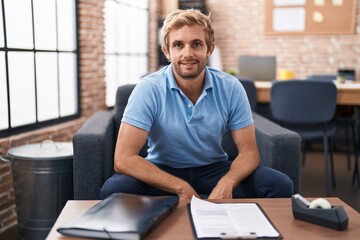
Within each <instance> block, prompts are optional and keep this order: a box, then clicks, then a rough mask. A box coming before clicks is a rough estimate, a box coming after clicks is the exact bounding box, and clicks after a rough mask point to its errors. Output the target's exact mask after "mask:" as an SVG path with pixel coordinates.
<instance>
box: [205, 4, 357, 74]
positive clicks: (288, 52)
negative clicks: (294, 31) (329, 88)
mask: <svg viewBox="0 0 360 240" xmlns="http://www.w3.org/2000/svg"><path fill="white" fill-rule="evenodd" d="M265 1H267V0H242V1H232V0H207V1H206V3H207V7H208V8H209V10H210V11H211V18H212V20H213V23H214V25H215V32H216V43H217V45H218V47H219V49H220V50H221V56H222V61H223V67H224V70H225V71H227V70H229V69H236V68H237V57H238V56H239V55H275V56H277V62H278V68H283V69H288V70H292V71H294V72H295V77H298V78H303V77H306V76H307V75H310V74H322V73H329V74H335V73H336V71H337V69H338V68H339V67H348V68H355V69H356V72H357V77H358V79H359V78H360V12H359V11H360V10H359V9H360V1H357V2H358V3H357V15H356V29H355V31H356V34H353V35H304V36H285V35H284V36H266V35H264V19H265V16H264V7H265V6H264V4H265Z"/></svg>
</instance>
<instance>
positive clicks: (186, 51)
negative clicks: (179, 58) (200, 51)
mask: <svg viewBox="0 0 360 240" xmlns="http://www.w3.org/2000/svg"><path fill="white" fill-rule="evenodd" d="M191 56H192V48H191V46H189V45H186V46H185V47H184V48H183V57H191Z"/></svg>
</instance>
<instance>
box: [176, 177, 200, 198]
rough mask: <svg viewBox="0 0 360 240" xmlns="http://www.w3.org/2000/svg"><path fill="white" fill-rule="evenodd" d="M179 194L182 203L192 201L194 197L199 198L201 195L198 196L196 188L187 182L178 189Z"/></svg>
mask: <svg viewBox="0 0 360 240" xmlns="http://www.w3.org/2000/svg"><path fill="white" fill-rule="evenodd" d="M177 194H178V195H179V198H180V201H184V202H188V201H189V200H191V198H192V196H195V197H198V198H199V194H197V192H196V191H195V190H194V188H193V187H191V185H190V184H189V183H187V182H185V181H184V182H182V183H181V184H180V185H179V186H178V187H177Z"/></svg>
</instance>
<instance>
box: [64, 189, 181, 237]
mask: <svg viewBox="0 0 360 240" xmlns="http://www.w3.org/2000/svg"><path fill="white" fill-rule="evenodd" d="M178 204H179V197H178V196H140V195H133V194H125V193H115V194H112V195H111V196H109V197H108V198H106V199H105V200H103V201H101V202H99V203H98V204H96V205H95V206H93V207H92V208H90V209H89V210H87V211H86V212H85V213H83V214H82V215H80V216H78V217H77V218H75V219H73V220H72V221H70V222H68V223H67V224H65V225H63V226H62V227H60V228H58V229H57V231H58V232H59V233H61V234H63V235H66V236H75V237H87V238H102V239H143V238H144V237H145V236H146V235H147V234H148V233H149V232H150V231H151V230H152V229H153V228H154V227H155V226H157V225H158V224H159V223H160V222H161V221H162V220H163V219H165V218H166V217H167V216H168V215H169V214H170V213H171V212H172V210H173V209H175V208H176V207H177V205H178Z"/></svg>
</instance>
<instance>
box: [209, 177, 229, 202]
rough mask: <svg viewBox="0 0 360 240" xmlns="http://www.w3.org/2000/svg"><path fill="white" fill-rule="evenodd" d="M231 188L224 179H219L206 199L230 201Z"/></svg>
mask: <svg viewBox="0 0 360 240" xmlns="http://www.w3.org/2000/svg"><path fill="white" fill-rule="evenodd" d="M232 191H233V187H232V184H231V183H229V182H228V181H227V180H226V179H225V178H222V179H220V181H219V182H218V184H217V185H216V186H215V188H214V189H213V190H212V191H211V193H210V196H209V197H208V199H231V198H232Z"/></svg>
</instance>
